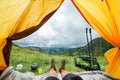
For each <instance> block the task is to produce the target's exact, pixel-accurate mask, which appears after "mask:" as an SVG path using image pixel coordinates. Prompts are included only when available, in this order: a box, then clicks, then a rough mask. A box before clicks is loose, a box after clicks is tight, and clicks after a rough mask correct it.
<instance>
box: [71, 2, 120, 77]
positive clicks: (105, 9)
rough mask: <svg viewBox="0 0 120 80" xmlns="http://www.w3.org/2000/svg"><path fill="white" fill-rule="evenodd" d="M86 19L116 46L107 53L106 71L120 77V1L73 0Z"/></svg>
mask: <svg viewBox="0 0 120 80" xmlns="http://www.w3.org/2000/svg"><path fill="white" fill-rule="evenodd" d="M72 2H73V4H74V5H75V6H76V8H77V9H78V11H79V12H80V13H81V14H82V15H83V17H84V18H85V19H86V21H87V22H88V23H89V24H90V25H91V26H92V27H93V28H94V29H95V30H96V31H97V32H98V33H99V34H100V35H101V36H102V37H103V38H104V39H105V40H106V41H108V42H109V43H111V44H112V45H113V46H115V48H113V49H110V50H108V51H107V52H106V53H105V58H106V59H107V61H108V65H107V67H106V72H107V73H109V74H111V75H112V76H113V77H115V78H117V79H120V66H119V64H120V10H119V8H120V3H119V0H72Z"/></svg>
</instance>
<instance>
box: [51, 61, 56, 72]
mask: <svg viewBox="0 0 120 80" xmlns="http://www.w3.org/2000/svg"><path fill="white" fill-rule="evenodd" d="M51 69H53V70H55V71H56V67H55V60H54V59H51Z"/></svg>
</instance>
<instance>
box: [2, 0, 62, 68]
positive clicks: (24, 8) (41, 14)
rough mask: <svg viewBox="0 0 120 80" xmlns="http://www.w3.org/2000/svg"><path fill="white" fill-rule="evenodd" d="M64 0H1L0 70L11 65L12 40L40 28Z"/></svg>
mask: <svg viewBox="0 0 120 80" xmlns="http://www.w3.org/2000/svg"><path fill="white" fill-rule="evenodd" d="M62 2H63V0H0V32H1V33H0V70H4V69H5V68H6V67H7V66H8V65H9V56H10V50H11V46H12V42H11V40H16V39H20V38H23V37H26V36H28V35H30V34H31V33H33V32H34V31H36V30H37V29H39V28H40V27H41V26H42V25H43V24H44V23H45V22H46V21H47V20H48V19H49V18H50V17H51V16H52V15H53V14H54V13H55V11H56V10H57V9H58V8H59V7H60V5H61V4H62Z"/></svg>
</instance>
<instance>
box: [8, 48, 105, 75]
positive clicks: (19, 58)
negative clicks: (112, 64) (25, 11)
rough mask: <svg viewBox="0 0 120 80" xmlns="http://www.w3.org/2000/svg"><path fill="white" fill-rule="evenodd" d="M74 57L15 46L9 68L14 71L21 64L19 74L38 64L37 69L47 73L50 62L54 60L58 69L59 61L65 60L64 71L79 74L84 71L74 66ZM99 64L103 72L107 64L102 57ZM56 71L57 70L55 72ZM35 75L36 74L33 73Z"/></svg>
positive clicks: (99, 58)
mask: <svg viewBox="0 0 120 80" xmlns="http://www.w3.org/2000/svg"><path fill="white" fill-rule="evenodd" d="M75 57H76V56H65V55H50V54H45V53H40V52H37V51H33V50H29V49H25V48H20V47H17V46H13V47H12V52H11V56H10V66H13V67H14V69H16V66H17V65H18V64H22V65H23V68H22V70H20V72H30V71H31V65H32V63H38V65H39V67H40V68H42V70H43V73H47V72H48V71H49V70H50V60H51V59H52V58H54V59H55V60H56V67H57V69H59V67H60V63H61V60H63V59H65V60H66V66H65V69H66V70H67V71H69V72H81V71H84V70H83V69H80V68H78V67H75V65H74V58H75ZM97 59H98V62H99V63H100V66H101V69H102V70H103V71H104V69H105V66H106V64H107V62H106V61H105V59H104V58H103V56H99V57H97ZM57 71H58V70H57ZM34 73H35V74H37V72H36V71H35V72H34Z"/></svg>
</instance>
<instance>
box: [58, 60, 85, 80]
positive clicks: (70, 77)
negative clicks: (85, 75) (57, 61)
mask: <svg viewBox="0 0 120 80" xmlns="http://www.w3.org/2000/svg"><path fill="white" fill-rule="evenodd" d="M65 64H66V62H65V60H63V61H62V62H61V67H60V69H59V72H60V73H61V76H62V78H63V80H83V79H82V78H81V77H80V76H77V75H75V74H72V73H70V72H67V71H65V69H64V68H65Z"/></svg>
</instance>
